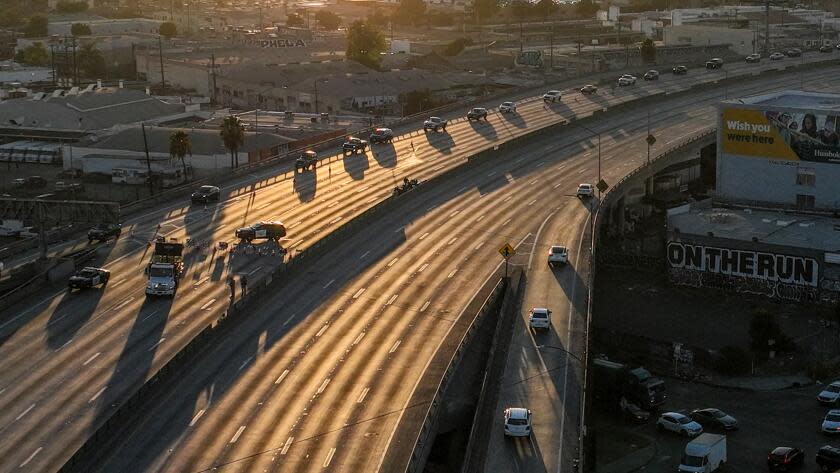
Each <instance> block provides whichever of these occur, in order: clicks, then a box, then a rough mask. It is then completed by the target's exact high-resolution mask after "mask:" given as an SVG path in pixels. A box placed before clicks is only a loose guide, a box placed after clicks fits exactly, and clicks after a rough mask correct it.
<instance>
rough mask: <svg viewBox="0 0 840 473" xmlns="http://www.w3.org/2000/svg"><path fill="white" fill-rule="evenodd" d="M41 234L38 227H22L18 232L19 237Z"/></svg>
mask: <svg viewBox="0 0 840 473" xmlns="http://www.w3.org/2000/svg"><path fill="white" fill-rule="evenodd" d="M40 235H41V229H40V228H38V227H23V228H21V229H20V231H19V232H18V236H19V237H20V238H38V237H39V236H40Z"/></svg>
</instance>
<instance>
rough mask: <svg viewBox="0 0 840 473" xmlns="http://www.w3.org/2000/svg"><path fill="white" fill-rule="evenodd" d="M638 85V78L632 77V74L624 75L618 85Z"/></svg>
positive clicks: (619, 79)
mask: <svg viewBox="0 0 840 473" xmlns="http://www.w3.org/2000/svg"><path fill="white" fill-rule="evenodd" d="M635 84H636V76H632V75H630V74H624V75H623V76H621V77H619V78H618V85H619V86H625V85H635Z"/></svg>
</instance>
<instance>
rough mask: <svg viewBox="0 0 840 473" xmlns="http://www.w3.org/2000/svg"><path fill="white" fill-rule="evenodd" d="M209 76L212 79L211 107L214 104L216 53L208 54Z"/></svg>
mask: <svg viewBox="0 0 840 473" xmlns="http://www.w3.org/2000/svg"><path fill="white" fill-rule="evenodd" d="M210 75H211V77H212V79H213V93H211V94H210V98H211V99H212V100H213V105H215V104H216V53H215V52H212V53H210Z"/></svg>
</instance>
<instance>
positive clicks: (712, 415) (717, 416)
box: [688, 407, 738, 430]
mask: <svg viewBox="0 0 840 473" xmlns="http://www.w3.org/2000/svg"><path fill="white" fill-rule="evenodd" d="M688 416H689V417H691V418H692V419H694V420H695V421H696V422H699V423H700V425H702V426H703V427H704V428H707V427H717V428H720V429H723V430H738V420H737V419H735V418H734V417H732V416H731V415H729V414H727V413H725V412H723V411H722V410H720V409H715V408H713V407H707V408H705V409H694V410H693V411H691V413H690V414H689V415H688Z"/></svg>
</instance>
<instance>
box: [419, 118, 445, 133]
mask: <svg viewBox="0 0 840 473" xmlns="http://www.w3.org/2000/svg"><path fill="white" fill-rule="evenodd" d="M446 123H447V121H446V120H444V119H443V118H440V117H429V119H428V120H426V121H424V122H423V132H424V133H425V132H427V131H429V130H433V131H441V130H442V131H446Z"/></svg>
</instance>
